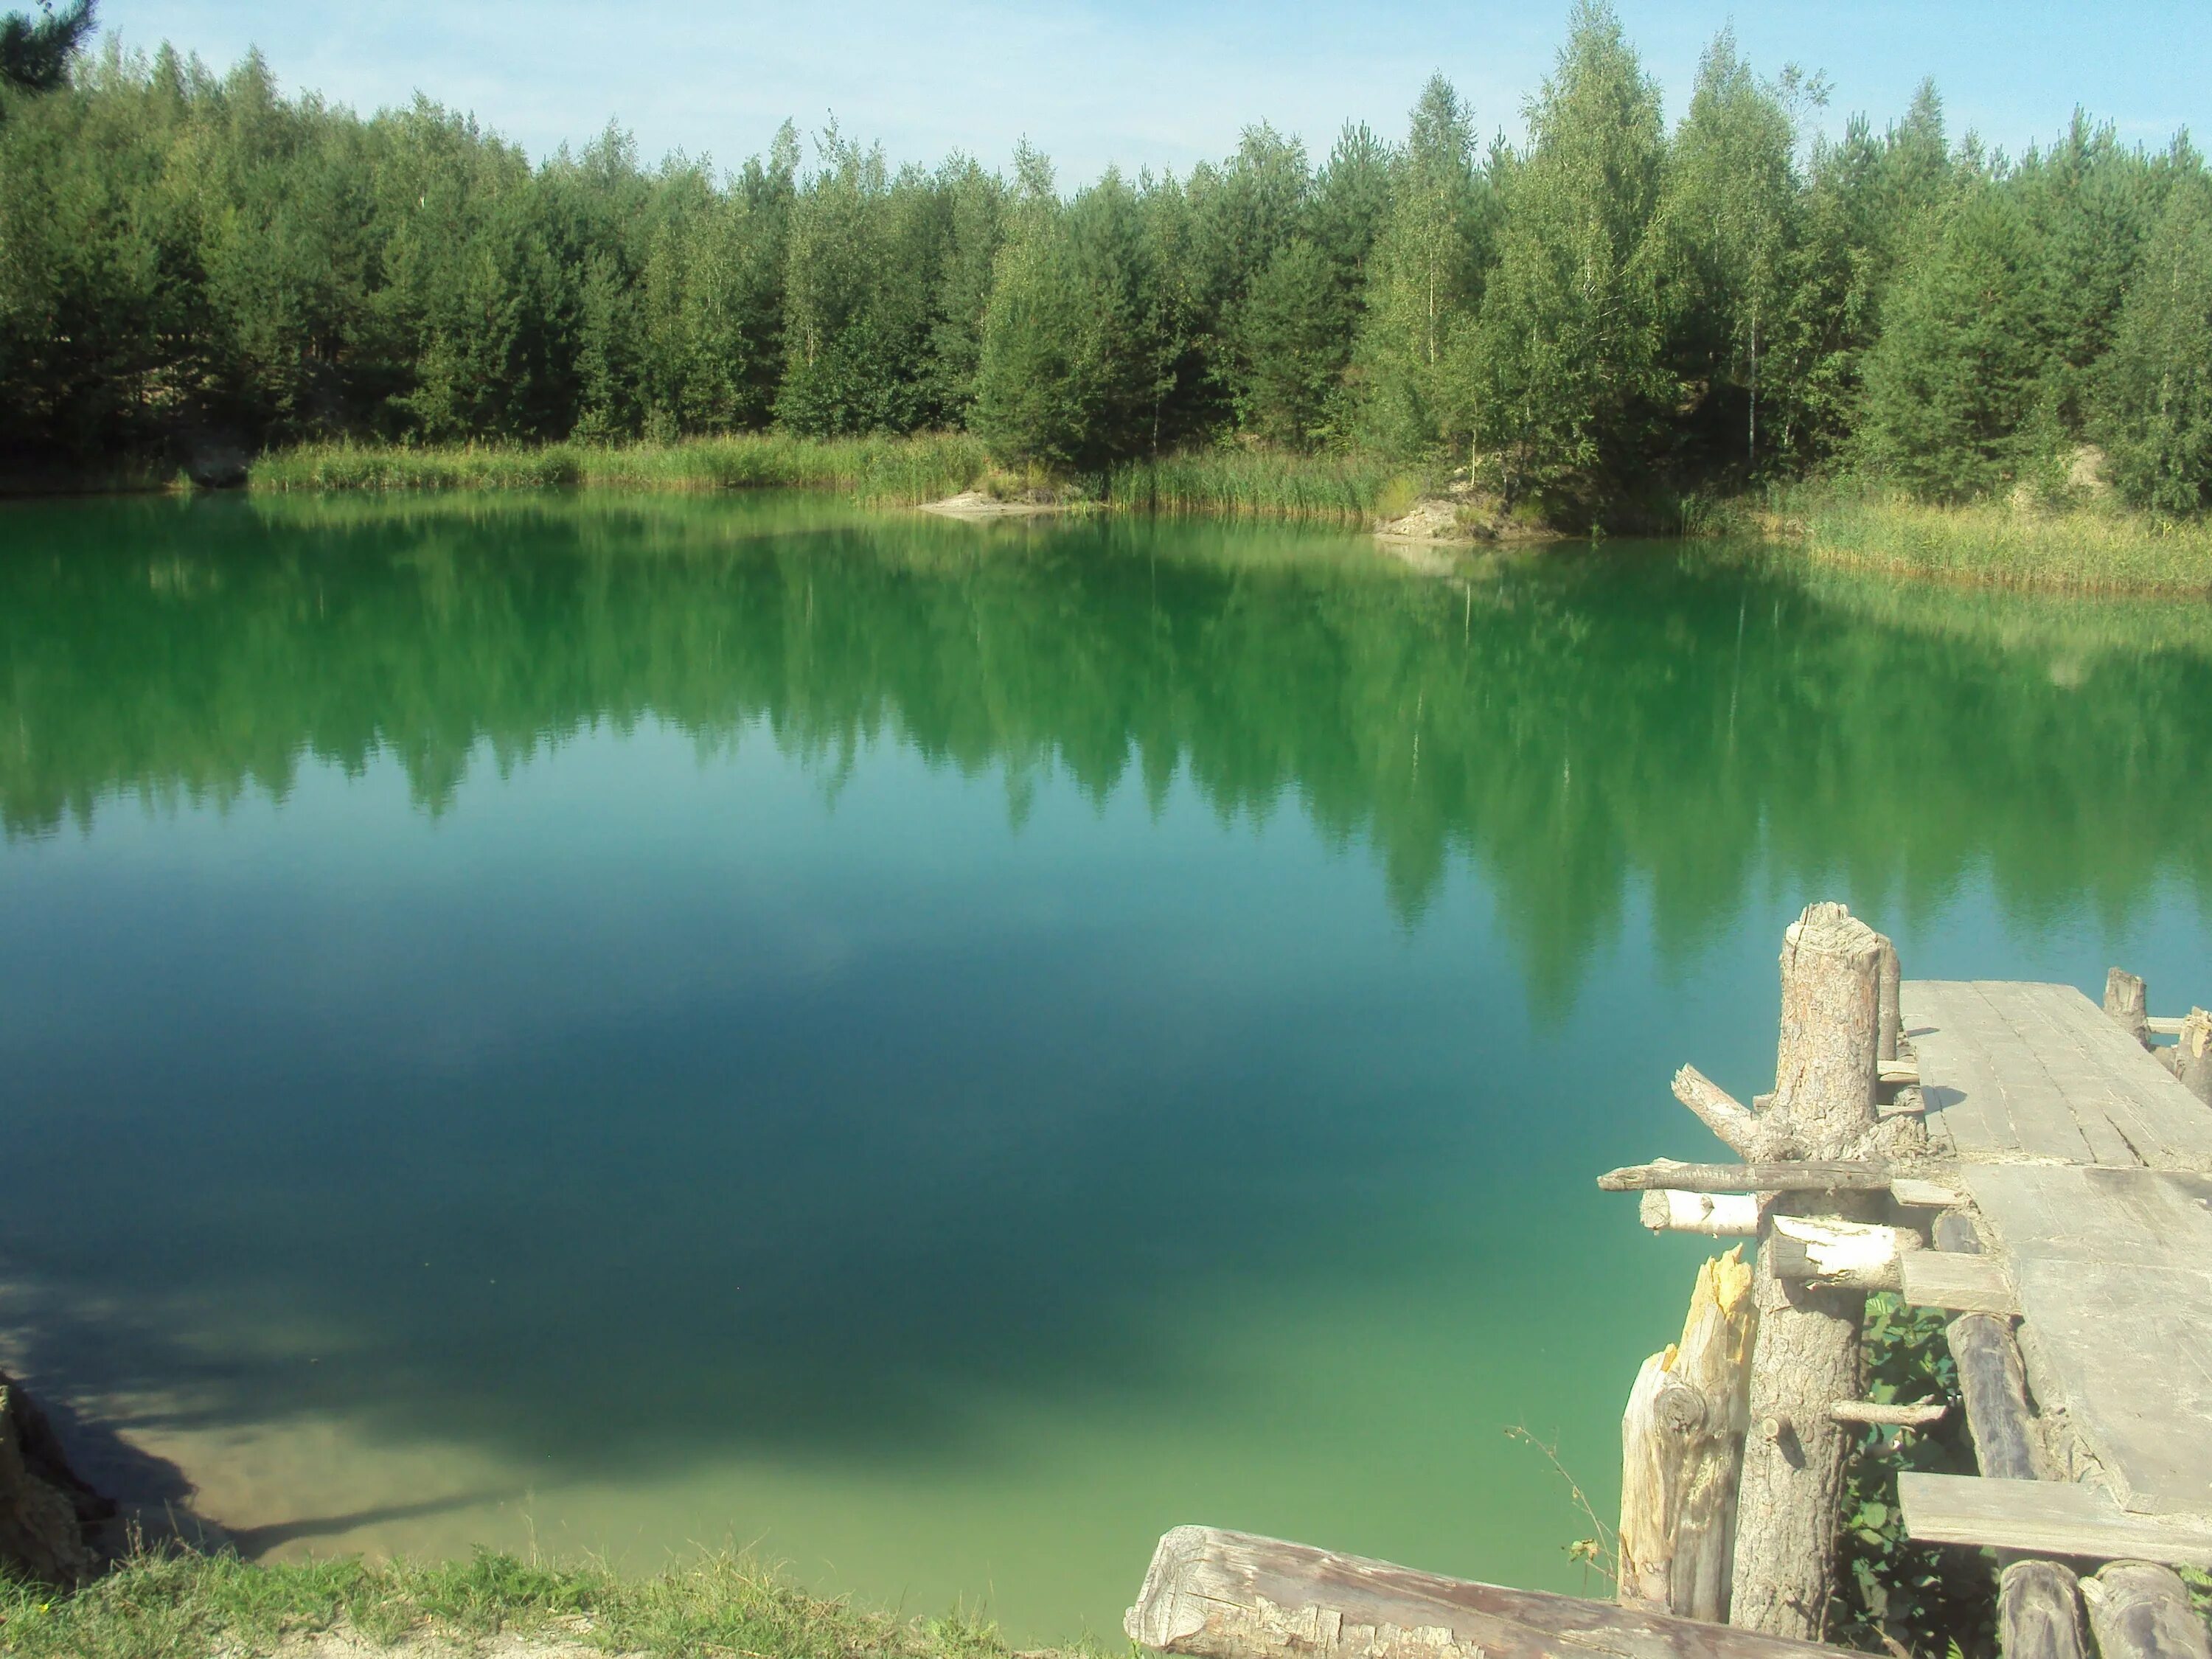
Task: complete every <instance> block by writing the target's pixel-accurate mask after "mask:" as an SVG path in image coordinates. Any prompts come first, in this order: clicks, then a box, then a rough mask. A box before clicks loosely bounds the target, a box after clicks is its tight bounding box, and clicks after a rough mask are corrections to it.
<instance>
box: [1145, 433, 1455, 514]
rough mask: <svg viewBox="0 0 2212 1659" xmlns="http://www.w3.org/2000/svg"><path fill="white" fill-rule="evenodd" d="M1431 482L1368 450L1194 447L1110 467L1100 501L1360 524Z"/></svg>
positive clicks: (1148, 509)
mask: <svg viewBox="0 0 2212 1659" xmlns="http://www.w3.org/2000/svg"><path fill="white" fill-rule="evenodd" d="M1433 482H1434V481H1433V480H1431V479H1430V478H1429V477H1427V476H1426V475H1425V473H1423V472H1421V471H1419V470H1418V469H1416V470H1413V471H1408V470H1407V467H1406V466H1405V465H1403V464H1402V463H1399V462H1392V461H1386V460H1382V459H1376V458H1375V457H1372V456H1367V455H1356V454H1354V455H1298V454H1292V453H1286V452H1284V451H1280V450H1266V449H1199V450H1189V451H1186V452H1184V453H1181V454H1176V455H1163V456H1159V457H1157V458H1155V459H1152V460H1140V461H1126V462H1124V463H1122V464H1121V465H1119V466H1116V467H1115V468H1114V469H1113V471H1111V472H1110V473H1109V475H1108V477H1107V480H1106V501H1107V505H1108V506H1109V507H1112V508H1113V509H1115V511H1117V512H1125V513H1207V514H1218V515H1222V516H1226V517H1232V518H1233V517H1238V516H1244V515H1249V516H1252V517H1255V518H1271V519H1317V520H1328V521H1333V522H1336V523H1340V524H1366V523H1371V522H1374V521H1376V520H1382V519H1389V518H1395V517H1397V516H1398V515H1399V514H1400V513H1404V512H1405V511H1406V509H1407V507H1411V506H1412V505H1413V501H1414V499H1415V498H1416V497H1417V496H1419V495H1422V494H1424V493H1425V492H1426V490H1427V489H1429V487H1430V486H1431V484H1432V483H1433Z"/></svg>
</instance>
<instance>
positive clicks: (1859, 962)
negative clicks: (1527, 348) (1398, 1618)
mask: <svg viewBox="0 0 2212 1659" xmlns="http://www.w3.org/2000/svg"><path fill="white" fill-rule="evenodd" d="M1894 956H1895V951H1894V950H1893V948H1892V947H1891V945H1890V944H1889V941H1888V940H1887V939H1884V938H1882V936H1881V934H1879V933H1875V931H1874V929H1873V928H1871V927H1868V926H1867V925H1866V924H1865V923H1864V922H1863V921H1859V920H1858V919H1857V918H1856V917H1854V916H1853V915H1851V913H1850V911H1849V910H1847V909H1846V908H1844V906H1842V905H1840V904H1814V905H1810V906H1808V907H1807V908H1806V910H1805V913H1804V914H1803V915H1801V916H1800V917H1798V919H1797V920H1796V922H1795V923H1793V924H1792V925H1791V926H1790V930H1789V931H1788V933H1785V934H1784V937H1783V944H1782V964H1781V966H1782V1030H1781V1036H1780V1040H1779V1042H1778V1043H1777V1044H1776V1048H1775V1062H1774V1079H1775V1082H1774V1105H1773V1108H1772V1113H1773V1115H1774V1116H1775V1117H1776V1118H1777V1119H1778V1121H1782V1122H1784V1123H1787V1124H1789V1125H1790V1128H1791V1131H1792V1132H1793V1133H1795V1134H1796V1136H1797V1137H1798V1139H1800V1141H1801V1142H1802V1146H1803V1148H1804V1152H1805V1153H1806V1155H1807V1156H1808V1158H1811V1159H1815V1160H1828V1161H1833V1160H1847V1159H1850V1158H1853V1157H1854V1155H1856V1154H1857V1153H1858V1152H1860V1151H1861V1150H1862V1149H1863V1147H1864V1146H1865V1145H1866V1144H1867V1142H1868V1140H1869V1138H1870V1137H1871V1136H1872V1134H1873V1133H1874V1131H1875V1077H1876V1074H1877V1072H1878V1069H1879V1066H1880V1055H1881V1042H1882V1035H1883V1032H1884V1030H1894V1024H1895V1012H1894V1010H1895V1003H1894V1001H1892V1002H1891V1003H1890V1005H1889V1006H1888V1008H1887V1009H1885V1006H1884V1002H1883V996H1882V989H1881V981H1882V978H1883V975H1884V967H1885V963H1887V962H1888V961H1890V960H1892V959H1893V958H1894ZM1890 1052H1892V1053H1894V1052H1895V1050H1894V1048H1892V1049H1891V1051H1890ZM1801 1167H1802V1169H1804V1170H1810V1169H1811V1168H1812V1167H1813V1165H1812V1164H1805V1165H1803V1166H1801ZM1867 1173H1868V1175H1869V1176H1871V1174H1872V1171H1871V1170H1868V1171H1867ZM1896 1173H1897V1171H1895V1170H1891V1169H1889V1168H1887V1167H1882V1168H1881V1174H1880V1177H1879V1179H1878V1180H1875V1179H1869V1180H1868V1182H1867V1185H1866V1186H1864V1187H1862V1188H1858V1190H1861V1191H1878V1190H1880V1188H1882V1187H1886V1186H1887V1185H1888V1183H1889V1178H1890V1177H1891V1176H1893V1175H1894V1174H1896ZM1801 1181H1802V1176H1801ZM1667 1184H1668V1185H1669V1186H1676V1187H1685V1188H1686V1187H1690V1186H1692V1185H1694V1184H1696V1183H1693V1182H1686V1181H1679V1182H1668V1183H1667ZM1729 1186H1730V1187H1731V1188H1749V1189H1751V1190H1753V1191H1757V1190H1760V1189H1762V1188H1763V1187H1764V1186H1765V1183H1764V1182H1760V1181H1743V1182H1729ZM1775 1190H1784V1191H1790V1190H1794V1191H1796V1192H1800V1193H1811V1192H1818V1191H1820V1186H1818V1185H1814V1184H1810V1183H1808V1184H1802V1185H1796V1186H1794V1187H1793V1188H1790V1189H1783V1188H1775ZM1809 1201H1810V1200H1805V1199H1798V1198H1793V1197H1790V1196H1786V1195H1785V1196H1784V1197H1782V1198H1780V1199H1778V1200H1775V1201H1774V1202H1773V1203H1771V1204H1770V1205H1769V1206H1767V1209H1766V1213H1765V1222H1764V1225H1762V1229H1761V1248H1760V1249H1759V1271H1758V1278H1757V1280H1756V1283H1755V1286H1754V1290H1753V1299H1754V1300H1755V1302H1756V1304H1757V1305H1758V1309H1759V1337H1758V1340H1757V1342H1756V1344H1755V1345H1754V1346H1753V1350H1752V1364H1751V1401H1750V1407H1751V1413H1750V1414H1751V1420H1752V1421H1753V1422H1754V1423H1773V1424H1775V1425H1777V1427H1778V1432H1777V1433H1775V1434H1772V1435H1753V1436H1752V1437H1749V1438H1748V1439H1747V1441H1746V1443H1745V1445H1744V1454H1743V1479H1742V1484H1741V1492H1740V1493H1739V1496H1738V1499H1737V1516H1736V1541H1735V1582H1734V1584H1733V1587H1732V1589H1731V1591H1730V1600H1729V1620H1731V1622H1733V1623H1735V1624H1736V1625H1738V1626H1742V1627H1743V1628H1745V1629H1748V1630H1757V1631H1763V1632H1765V1633H1766V1634H1768V1635H1770V1636H1784V1637H1790V1638H1796V1639H1799V1640H1812V1639H1815V1638H1818V1637H1819V1635H1820V1632H1821V1630H1822V1628H1823V1626H1825V1625H1826V1620H1827V1610H1828V1598H1829V1596H1830V1595H1831V1594H1832V1592H1833V1590H1834V1589H1835V1583H1836V1553H1837V1552H1836V1534H1837V1531H1838V1527H1839V1525H1840V1522H1841V1520H1842V1508H1843V1492H1844V1460H1845V1458H1846V1457H1847V1455H1849V1452H1850V1443H1851V1436H1850V1435H1849V1434H1848V1433H1846V1432H1845V1431H1844V1425H1842V1424H1840V1423H1838V1422H1836V1421H1834V1420H1833V1419H1832V1418H1831V1417H1830V1416H1829V1415H1828V1408H1829V1407H1830V1406H1831V1405H1832V1404H1833V1403H1834V1402H1835V1401H1838V1400H1856V1399H1857V1398H1858V1397H1859V1396H1860V1395H1861V1394H1862V1393H1863V1391H1864V1390H1863V1380H1864V1362H1863V1356H1862V1354H1861V1352H1860V1345H1859V1333H1860V1327H1861V1325H1862V1324H1863V1322H1864V1319H1865V1316H1866V1296H1865V1293H1864V1292H1863V1291H1857V1290H1852V1289H1846V1288H1842V1287H1824V1286H1820V1285H1813V1284H1809V1283H1802V1282H1793V1281H1792V1280H1790V1279H1785V1278H1784V1277H1783V1276H1782V1275H1781V1273H1779V1271H1778V1260H1777V1257H1778V1251H1777V1249H1776V1248H1775V1244H1776V1240H1777V1239H1778V1237H1781V1236H1782V1235H1780V1234H1778V1233H1777V1232H1776V1231H1773V1230H1774V1229H1775V1228H1777V1227H1778V1226H1779V1225H1780V1224H1781V1222H1782V1221H1783V1220H1784V1219H1785V1218H1789V1217H1790V1216H1793V1215H1802V1212H1803V1209H1804V1207H1805V1206H1806V1205H1807V1204H1808V1202H1809ZM1862 1202H1864V1201H1863V1200H1862ZM1851 1205H1852V1200H1850V1199H1848V1198H1843V1199H1831V1200H1826V1204H1825V1206H1824V1207H1830V1208H1833V1209H1836V1210H1838V1211H1840V1212H1842V1215H1843V1218H1844V1219H1851V1218H1853V1210H1852V1207H1851Z"/></svg>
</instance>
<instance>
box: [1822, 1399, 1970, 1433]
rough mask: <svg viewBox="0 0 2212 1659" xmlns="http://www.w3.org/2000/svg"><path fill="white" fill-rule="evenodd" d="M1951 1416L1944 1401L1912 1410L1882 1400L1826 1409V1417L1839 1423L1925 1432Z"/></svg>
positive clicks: (1845, 1403)
mask: <svg viewBox="0 0 2212 1659" xmlns="http://www.w3.org/2000/svg"><path fill="white" fill-rule="evenodd" d="M1950 1413H1951V1404H1950V1402H1949V1401H1947V1400H1930V1401H1926V1402H1924V1403H1923V1404H1919V1405H1912V1406H1899V1405H1896V1404H1893V1403H1892V1402H1890V1401H1881V1400H1838V1401H1836V1403H1835V1404H1834V1405H1832V1406H1831V1407H1828V1415H1829V1416H1831V1417H1832V1418H1834V1419H1836V1421H1837V1422H1838V1423H1858V1424H1863V1425H1871V1426H1873V1427H1876V1428H1884V1429H1924V1428H1927V1427H1929V1425H1933V1424H1936V1423H1941V1422H1942V1420H1943V1419H1945V1418H1946V1417H1948V1416H1949V1415H1950Z"/></svg>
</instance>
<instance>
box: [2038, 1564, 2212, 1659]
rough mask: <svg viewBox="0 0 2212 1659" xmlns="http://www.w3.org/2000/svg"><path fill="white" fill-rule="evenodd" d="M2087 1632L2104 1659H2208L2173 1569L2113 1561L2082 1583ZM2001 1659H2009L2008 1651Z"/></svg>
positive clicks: (2209, 1647) (2208, 1648)
mask: <svg viewBox="0 0 2212 1659" xmlns="http://www.w3.org/2000/svg"><path fill="white" fill-rule="evenodd" d="M2081 1599H2082V1600H2083V1601H2087V1603H2088V1604H2089V1628H2090V1629H2091V1630H2093V1631H2094V1632H2096V1635H2097V1650H2098V1651H2099V1652H2100V1654H2102V1655H2103V1656H2104V1659H2212V1643H2208V1642H2207V1640H2206V1635H2205V1629H2204V1625H2203V1621H2202V1620H2199V1619H2198V1618H2197V1613H2196V1611H2195V1609H2193V1608H2192V1607H2191V1606H2190V1605H2189V1587H2188V1586H2187V1585H2185V1584H2184V1583H2182V1582H2181V1576H2180V1575H2179V1573H2177V1572H2175V1571H2174V1570H2173V1569H2172V1567H2162V1566H2160V1565H2157V1564H2155V1563H2154V1562H2150V1561H2113V1562H2110V1563H2108V1564H2106V1565H2105V1566H2104V1567H2102V1568H2101V1569H2100V1570H2099V1571H2098V1573H2097V1576H2096V1577H2094V1578H2088V1579H2084V1580H2083V1581H2082V1583H2081ZM2006 1659H2012V1656H2011V1654H2010V1652H2009V1651H2008V1652H2007V1655H2006Z"/></svg>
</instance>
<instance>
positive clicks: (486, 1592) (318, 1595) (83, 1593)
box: [0, 1553, 1011, 1659]
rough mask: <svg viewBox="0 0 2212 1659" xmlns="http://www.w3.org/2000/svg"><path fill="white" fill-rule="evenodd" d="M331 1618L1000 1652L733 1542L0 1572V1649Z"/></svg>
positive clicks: (815, 1658)
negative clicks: (21, 1577) (813, 1582)
mask: <svg viewBox="0 0 2212 1659" xmlns="http://www.w3.org/2000/svg"><path fill="white" fill-rule="evenodd" d="M332 1629H344V1630H348V1631H350V1632H354V1633H355V1634H356V1636H357V1637H360V1638H366V1639H367V1640H368V1642H370V1643H373V1644H377V1645H387V1644H392V1643H394V1642H397V1641H398V1640H400V1639H401V1638H406V1637H409V1636H415V1637H418V1638H430V1640H431V1641H433V1642H435V1643H437V1644H439V1646H438V1650H439V1651H445V1650H447V1649H448V1647H450V1648H451V1649H453V1650H457V1651H464V1652H465V1651H470V1650H472V1648H473V1644H474V1643H475V1642H476V1641H477V1640H478V1639H480V1638H487V1637H490V1636H495V1635H501V1634H512V1635H516V1636H522V1637H531V1636H541V1637H544V1638H550V1639H553V1640H558V1641H561V1642H564V1643H569V1644H578V1645H588V1646H591V1647H595V1648H605V1650H608V1651H610V1652H614V1653H627V1654H635V1653H641V1652H642V1653H652V1654H670V1655H676V1654H701V1655H704V1654H732V1653H742V1654H749V1655H751V1656H754V1659H1011V1656H1010V1655H1009V1653H1008V1650H1007V1647H1006V1643H1005V1642H1004V1641H1003V1640H1002V1639H1001V1638H1000V1636H999V1634H998V1632H997V1631H996V1630H995V1629H994V1628H993V1627H991V1626H988V1625H986V1624H983V1623H981V1622H979V1621H977V1620H973V1619H970V1618H968V1617H966V1616H964V1615H962V1614H959V1613H954V1614H952V1615H951V1616H949V1617H947V1618H945V1619H941V1620H897V1619H893V1618H891V1617H890V1616H889V1615H887V1614H883V1613H872V1612H867V1611H864V1610H862V1609H860V1608H857V1607H854V1606H852V1605H850V1604H849V1603H848V1602H844V1601H824V1600H823V1599H822V1598H820V1597H818V1596H814V1595H808V1594H807V1593H806V1592H805V1591H804V1590H801V1589H799V1588H797V1587H796V1586H795V1585H793V1584H792V1583H789V1582H788V1581H787V1580H786V1579H784V1578H782V1577H779V1576H777V1575H776V1574H775V1573H772V1572H769V1571H763V1570H762V1569H760V1568H758V1567H756V1566H754V1565H751V1564H750V1563H749V1562H747V1561H746V1560H744V1559H742V1558H739V1557H733V1556H719V1555H718V1556H709V1557H708V1558H707V1559H704V1560H702V1561H700V1562H698V1563H697V1564H696V1565H691V1566H688V1567H679V1568H676V1569H672V1570H671V1571H666V1572H663V1573H660V1574H659V1575H656V1576H654V1577H649V1578H623V1577H617V1576H616V1575H614V1574H612V1573H611V1572H607V1571H604V1570H602V1569H599V1568H596V1567H589V1566H586V1567H566V1566H549V1565H540V1564H538V1563H534V1562H525V1561H520V1560H517V1559H514V1558H513V1557H512V1556H505V1555H497V1554H492V1553H479V1554H478V1555H477V1557H476V1558H475V1559H473V1560H470V1561H462V1562H443V1563H428V1564H413V1563H409V1562H404V1561H402V1562H391V1563H374V1562H368V1561H362V1560H359V1559H338V1560H322V1561H307V1562H299V1563H289V1564H285V1565H274V1566H266V1567H264V1566H255V1565H249V1564H247V1563H246V1562H243V1561H240V1560H239V1559H237V1558H236V1557H234V1556H202V1555H189V1554H187V1555H161V1556H153V1555H149V1556H145V1557H143V1558H141V1559H136V1560H132V1561H129V1562H125V1564H124V1565H121V1566H119V1567H118V1568H117V1569H116V1570H115V1571H112V1572H111V1573H109V1574H108V1575H107V1576H106V1577H104V1578H100V1579H98V1580H96V1581H94V1583H91V1584H89V1585H88V1586H86V1587H85V1588H84V1589H80V1590H76V1591H74V1592H61V1591H56V1590H52V1589H45V1588H43V1587H40V1586H35V1585H29V1584H21V1583H8V1582H6V1581H4V1580H0V1652H5V1653H7V1654H9V1655H10V1656H11V1659H173V1656H175V1655H179V1654H216V1653H228V1654H238V1655H240V1656H243V1655H247V1654H267V1653H271V1652H273V1651H276V1650H277V1649H278V1647H279V1646H280V1644H285V1643H286V1640H287V1638H293V1639H295V1640H296V1639H297V1638H301V1637H303V1636H309V1635H312V1634H313V1633H315V1632H321V1631H327V1630H332ZM410 1651H412V1649H410Z"/></svg>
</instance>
